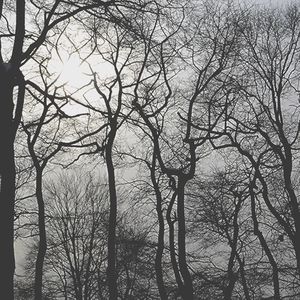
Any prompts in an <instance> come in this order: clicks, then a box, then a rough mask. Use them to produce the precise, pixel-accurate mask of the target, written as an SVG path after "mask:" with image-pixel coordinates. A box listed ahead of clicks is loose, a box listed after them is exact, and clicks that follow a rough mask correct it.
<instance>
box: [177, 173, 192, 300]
mask: <svg viewBox="0 0 300 300" xmlns="http://www.w3.org/2000/svg"><path fill="white" fill-rule="evenodd" d="M185 183H186V180H185V179H184V178H181V177H180V176H179V177H178V195H177V217H178V262H179V269H180V273H181V275H182V279H183V284H184V285H183V287H182V291H181V296H182V298H183V300H192V299H194V296H193V294H194V293H193V283H192V278H191V274H190V272H189V269H188V265H187V261H186V239H185V235H186V229H185V204H184V189H185Z"/></svg>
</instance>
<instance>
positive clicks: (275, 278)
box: [251, 189, 280, 300]
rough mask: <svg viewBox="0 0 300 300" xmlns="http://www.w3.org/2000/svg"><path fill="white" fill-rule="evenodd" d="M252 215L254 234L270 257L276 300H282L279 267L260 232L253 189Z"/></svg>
mask: <svg viewBox="0 0 300 300" xmlns="http://www.w3.org/2000/svg"><path fill="white" fill-rule="evenodd" d="M251 214H252V220H253V224H254V234H255V235H256V236H257V237H258V239H259V241H260V244H261V246H262V248H263V250H264V251H265V253H266V255H267V257H268V259H269V262H270V265H271V267H272V270H273V288H274V300H280V287H279V277H278V267H277V263H276V261H275V259H274V257H273V255H272V252H271V250H270V248H269V247H268V244H267V242H266V240H265V238H264V236H263V234H262V232H261V231H260V230H259V223H258V220H257V216H256V209H255V196H254V192H253V189H252V190H251Z"/></svg>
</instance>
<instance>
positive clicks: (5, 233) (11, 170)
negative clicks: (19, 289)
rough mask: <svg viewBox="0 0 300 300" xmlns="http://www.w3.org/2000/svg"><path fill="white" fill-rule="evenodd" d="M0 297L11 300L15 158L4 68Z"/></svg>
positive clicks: (1, 77)
mask: <svg viewBox="0 0 300 300" xmlns="http://www.w3.org/2000/svg"><path fill="white" fill-rule="evenodd" d="M0 73H1V74H0V92H1V101H0V130H1V131H0V132H1V137H0V138H1V143H0V145H1V155H0V175H1V192H0V220H1V226H0V228H1V229H0V240H1V246H0V274H1V275H0V295H1V297H4V295H5V299H7V300H11V299H14V295H13V294H14V284H13V282H14V280H13V279H14V272H15V258H14V202H15V177H16V170H15V158H14V139H15V132H14V124H13V84H12V83H11V82H10V81H9V78H6V76H7V74H6V72H5V70H4V67H3V66H1V70H0Z"/></svg>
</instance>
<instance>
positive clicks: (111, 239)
mask: <svg viewBox="0 0 300 300" xmlns="http://www.w3.org/2000/svg"><path fill="white" fill-rule="evenodd" d="M115 135H116V130H114V129H112V130H111V132H110V136H109V138H108V143H107V146H106V148H105V159H106V167H107V174H108V184H109V203H110V205H109V228H108V242H107V283H108V291H109V300H117V297H118V290H117V271H116V226H117V191H116V179H115V169H114V164H113V159H112V147H113V143H114V138H115Z"/></svg>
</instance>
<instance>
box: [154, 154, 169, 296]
mask: <svg viewBox="0 0 300 300" xmlns="http://www.w3.org/2000/svg"><path fill="white" fill-rule="evenodd" d="M151 181H152V184H153V187H154V190H155V196H156V213H157V218H158V237H157V249H156V255H155V273H156V283H157V287H158V292H159V296H160V298H161V299H167V293H166V289H165V284H164V276H163V270H162V257H163V252H164V247H165V245H164V234H165V222H164V216H163V211H162V202H163V199H162V195H161V192H160V189H159V184H158V182H157V180H156V177H155V154H153V160H152V165H151Z"/></svg>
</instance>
